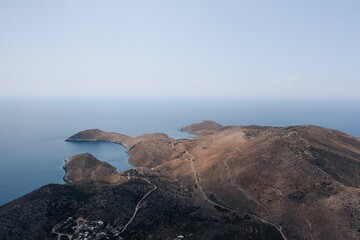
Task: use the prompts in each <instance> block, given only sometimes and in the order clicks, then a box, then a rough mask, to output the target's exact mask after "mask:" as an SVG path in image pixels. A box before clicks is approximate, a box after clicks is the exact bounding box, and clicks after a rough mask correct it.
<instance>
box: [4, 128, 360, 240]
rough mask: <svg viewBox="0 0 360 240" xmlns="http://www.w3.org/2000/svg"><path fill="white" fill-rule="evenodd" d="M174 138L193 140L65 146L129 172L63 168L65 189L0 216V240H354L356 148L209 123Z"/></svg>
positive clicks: (334, 140)
mask: <svg viewBox="0 0 360 240" xmlns="http://www.w3.org/2000/svg"><path fill="white" fill-rule="evenodd" d="M207 127H209V128H210V129H208V130H207V129H206V128H207ZM183 130H184V131H186V130H188V131H190V132H193V133H196V132H197V134H201V136H199V137H197V138H195V139H193V140H190V139H181V140H175V139H172V138H169V137H168V136H166V135H165V134H148V135H143V136H139V137H135V138H132V137H128V136H124V135H121V134H116V133H107V132H102V131H100V130H96V131H95V130H89V131H83V132H80V133H78V134H76V135H74V136H73V137H70V138H69V139H68V140H69V141H112V142H116V143H120V144H123V145H124V146H125V147H126V148H127V149H128V151H129V153H130V156H131V157H130V160H129V161H130V162H131V163H132V164H133V165H135V166H136V168H134V169H131V170H128V171H126V172H123V173H116V172H114V168H113V167H112V166H110V165H108V164H106V163H104V162H101V161H99V160H97V159H95V158H94V157H93V156H91V155H89V154H81V155H77V156H74V157H72V158H70V159H69V160H68V162H67V163H66V166H65V168H66V171H67V173H68V174H67V175H66V180H67V181H68V182H69V183H71V184H66V185H47V186H44V187H42V188H40V189H38V190H36V191H34V192H32V193H30V194H28V195H25V196H23V197H21V198H19V199H17V200H14V201H12V202H10V203H8V204H6V205H3V206H1V207H0V239H85V238H86V239H257V240H265V239H269V240H270V239H271V240H277V239H279V240H282V239H289V240H290V239H295V240H296V239H299V240H300V239H301V240H303V239H314V240H315V239H316V240H318V239H320V240H321V239H324V240H325V239H336V240H340V239H344V240H345V239H350V240H352V239H353V240H355V239H356V240H357V239H360V217H359V216H360V188H359V187H360V140H359V139H358V138H356V137H353V136H350V135H348V134H345V133H342V132H339V131H335V130H330V129H325V128H321V127H316V126H296V127H286V128H274V127H259V126H246V127H244V126H239V127H222V126H220V125H218V124H215V123H213V122H209V121H206V122H204V123H202V124H197V125H191V126H190V127H187V128H184V129H183Z"/></svg>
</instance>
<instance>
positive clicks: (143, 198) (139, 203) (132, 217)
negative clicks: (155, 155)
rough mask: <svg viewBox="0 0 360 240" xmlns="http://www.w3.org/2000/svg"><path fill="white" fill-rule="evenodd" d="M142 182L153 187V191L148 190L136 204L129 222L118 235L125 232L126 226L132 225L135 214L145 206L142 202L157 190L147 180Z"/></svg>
mask: <svg viewBox="0 0 360 240" xmlns="http://www.w3.org/2000/svg"><path fill="white" fill-rule="evenodd" d="M142 180H143V181H145V182H147V183H149V184H150V185H152V186H153V189H151V190H149V191H148V192H147V193H146V194H145V195H144V196H143V197H142V198H141V199H140V201H139V202H138V203H137V204H136V207H135V210H134V213H133V215H132V216H131V218H130V220H129V221H128V222H127V223H126V224H125V226H124V227H123V229H122V230H121V232H120V234H121V233H123V232H125V231H126V229H127V228H128V226H129V225H130V224H131V223H132V221H133V220H134V218H135V216H136V214H137V213H138V211H139V210H140V209H141V208H142V207H143V206H144V205H145V203H144V200H145V199H146V198H147V197H148V196H149V195H150V194H151V193H152V192H153V191H155V190H156V189H157V186H156V185H155V184H152V183H151V182H150V181H149V180H147V179H142Z"/></svg>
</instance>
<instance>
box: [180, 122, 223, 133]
mask: <svg viewBox="0 0 360 240" xmlns="http://www.w3.org/2000/svg"><path fill="white" fill-rule="evenodd" d="M221 128H222V126H221V125H220V124H218V123H216V122H214V121H208V120H207V121H203V122H200V123H194V124H191V125H188V126H186V127H183V128H180V129H179V130H180V131H183V132H187V133H190V134H194V135H208V134H213V133H215V132H218V131H220V130H221Z"/></svg>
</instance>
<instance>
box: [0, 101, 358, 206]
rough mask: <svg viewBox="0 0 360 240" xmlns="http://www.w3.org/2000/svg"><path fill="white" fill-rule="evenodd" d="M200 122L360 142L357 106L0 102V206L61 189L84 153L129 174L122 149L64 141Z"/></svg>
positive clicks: (323, 103) (173, 133) (347, 103)
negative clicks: (323, 133) (329, 131)
mask: <svg viewBox="0 0 360 240" xmlns="http://www.w3.org/2000/svg"><path fill="white" fill-rule="evenodd" d="M202 120H214V121H216V122H218V123H220V124H222V125H253V124H255V125H267V126H289V125H301V124H313V125H320V126H323V127H329V128H334V129H338V130H342V131H345V132H347V133H350V134H353V135H356V136H360V101H352V100H338V101H335V100H274V99H256V100H255V99H217V100H215V99H135V98H53V97H52V98H50V97H49V98H45V97H42V98H34V97H27V98H15V97H1V98H0V133H1V134H0V205H2V204H5V203H7V202H9V201H11V200H13V199H15V198H18V197H20V196H22V195H24V194H26V193H29V192H31V191H33V190H35V189H37V188H38V187H41V186H43V185H45V184H49V183H64V182H63V176H64V170H63V168H62V167H63V165H64V160H65V159H66V158H68V157H70V156H72V155H75V154H79V153H83V152H89V153H91V154H93V155H94V156H95V157H97V158H99V159H101V160H104V161H107V162H109V163H110V164H112V165H114V166H115V167H116V168H117V169H118V171H123V170H126V169H129V168H131V165H129V164H128V162H127V161H128V155H127V153H126V152H125V149H124V148H123V147H122V146H121V145H118V144H113V143H106V142H86V143H84V142H65V141H64V140H65V139H67V138H68V137H70V136H71V135H73V134H75V133H76V132H78V131H81V130H85V129H89V128H98V129H101V130H104V131H113V132H118V133H123V134H126V135H130V136H137V135H141V134H144V133H155V132H164V133H166V134H168V135H169V136H171V137H174V138H181V137H187V136H188V135H187V134H185V133H182V132H180V131H178V130H177V129H178V128H180V127H183V126H185V125H187V124H190V123H194V122H199V121H202Z"/></svg>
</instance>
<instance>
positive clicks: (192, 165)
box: [185, 151, 288, 240]
mask: <svg viewBox="0 0 360 240" xmlns="http://www.w3.org/2000/svg"><path fill="white" fill-rule="evenodd" d="M185 153H186V154H187V155H188V157H189V160H190V166H191V170H192V172H193V176H194V179H195V183H196V185H197V186H198V189H199V191H200V192H201V194H202V195H203V198H204V200H205V201H207V202H209V203H211V204H213V205H214V206H217V207H220V208H222V209H226V210H228V211H232V212H236V213H240V214H243V213H241V212H239V211H238V210H235V209H231V208H228V207H225V206H224V205H221V204H219V203H216V202H214V201H212V200H210V199H209V198H208V196H207V195H206V193H205V192H204V191H203V188H202V186H201V184H200V183H199V180H198V174H197V173H196V171H195V168H194V164H193V162H194V157H193V156H192V155H191V154H190V153H189V152H188V151H186V152H185ZM225 164H226V165H227V163H225ZM242 191H244V190H242ZM248 215H249V216H251V217H253V218H254V219H257V220H259V221H260V222H262V223H265V224H269V225H271V226H273V227H275V228H276V229H277V230H278V232H279V233H280V234H281V236H282V238H283V240H288V239H287V237H286V236H285V234H284V233H283V232H282V228H281V226H278V225H276V224H275V223H273V222H269V221H267V220H265V219H263V218H261V217H258V216H256V215H252V214H248Z"/></svg>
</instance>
